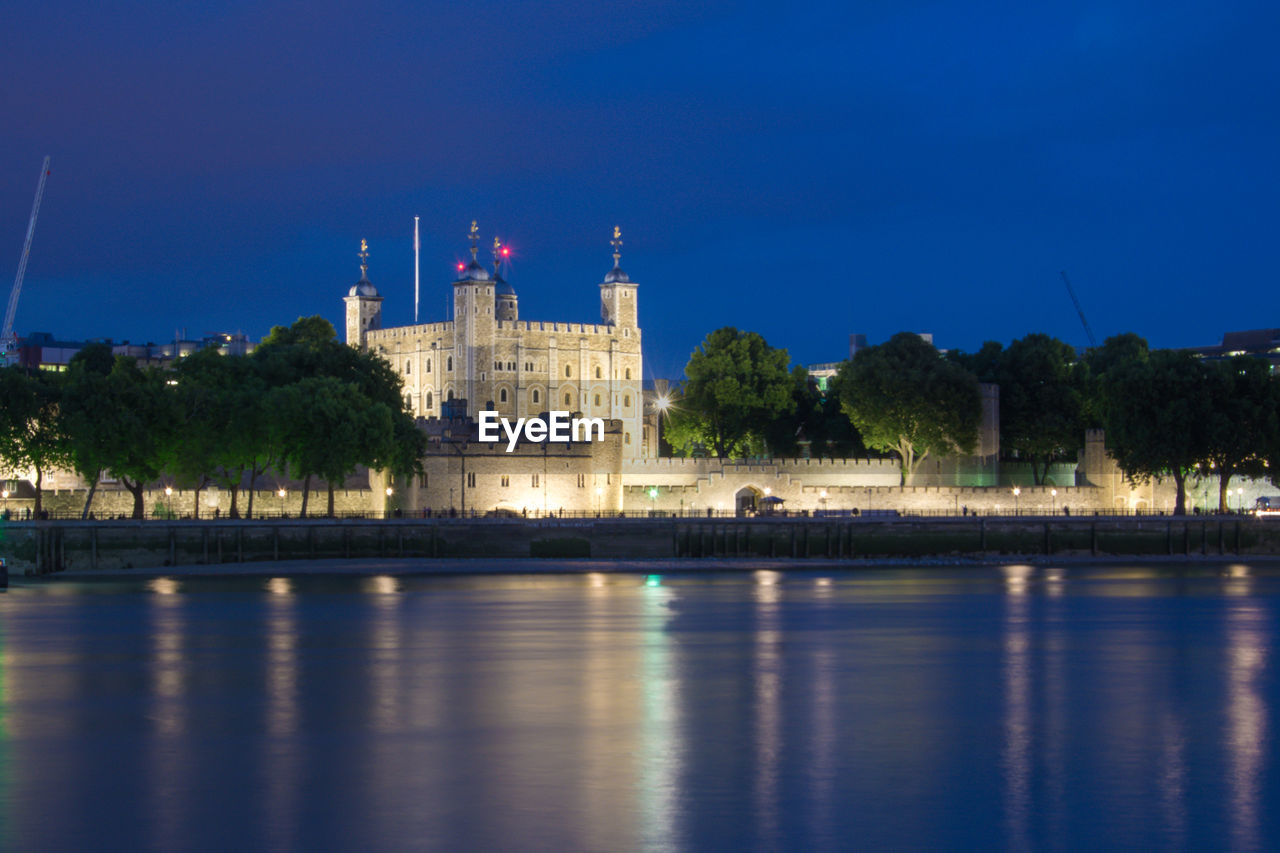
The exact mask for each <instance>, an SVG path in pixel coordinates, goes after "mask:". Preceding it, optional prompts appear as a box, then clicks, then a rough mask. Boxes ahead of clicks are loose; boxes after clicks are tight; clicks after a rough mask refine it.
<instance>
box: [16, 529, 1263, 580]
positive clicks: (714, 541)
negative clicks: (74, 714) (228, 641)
mask: <svg viewBox="0 0 1280 853" xmlns="http://www.w3.org/2000/svg"><path fill="white" fill-rule="evenodd" d="M4 533H5V538H4V541H3V542H2V543H0V556H4V557H6V559H7V560H8V562H9V567H10V574H11V575H15V576H18V575H24V574H46V573H49V572H63V571H66V572H102V571H112V570H128V571H134V570H142V569H147V570H160V569H165V570H176V569H178V568H179V567H186V566H198V567H202V568H203V569H204V570H205V571H209V572H211V573H217V574H223V573H228V572H229V571H231V567H247V570H248V572H249V573H250V574H256V573H262V572H263V571H266V569H265V568H264V566H265V564H268V563H270V564H276V563H303V564H324V563H326V562H329V561H347V564H348V565H350V564H351V562H350V561H362V560H364V561H374V562H377V563H379V564H383V563H386V562H388V561H410V563H414V564H417V565H421V566H425V567H428V568H425V569H423V570H434V569H431V568H430V567H431V566H437V565H440V566H444V565H451V564H454V563H457V564H459V565H462V564H466V565H472V566H474V565H475V561H482V562H483V561H490V562H493V561H496V562H498V563H505V562H507V561H511V560H530V559H531V558H533V559H537V558H542V559H547V560H603V561H609V562H610V563H612V564H619V563H626V562H628V561H641V562H649V561H657V562H660V561H669V560H686V561H691V562H693V563H695V564H698V565H702V564H703V563H704V562H707V561H716V560H745V561H748V562H749V563H751V564H752V565H755V564H757V563H758V564H761V565H764V564H767V563H770V562H773V561H780V562H782V563H784V564H790V562H791V561H796V560H799V561H808V562H811V563H813V564H815V565H816V564H818V563H819V562H821V561H840V562H842V563H843V562H846V561H847V562H852V563H862V562H866V561H868V560H890V561H892V560H899V561H904V562H909V563H911V564H918V563H919V561H920V560H923V559H941V560H955V561H957V562H958V563H961V564H963V563H965V562H971V561H975V560H977V561H989V562H1008V561H1009V560H1013V559H1018V560H1023V561H1025V560H1027V559H1028V558H1030V557H1052V558H1059V557H1081V556H1087V557H1099V558H1116V557H1123V558H1127V557H1157V558H1169V557H1177V556H1181V557H1192V556H1199V557H1218V558H1223V557H1228V556H1239V557H1256V556H1269V555H1277V554H1280V523H1278V522H1277V521H1276V520H1274V519H1265V520H1264V519H1255V518H1251V517H1248V516H1188V517H1182V518H1174V517H1170V516H1139V517H1128V518H1114V517H1105V516H1095V517H1087V518H1078V517H1072V518H1063V517H983V518H972V517H960V518H895V519H824V518H785V519H758V518H757V519H711V520H707V521H701V520H694V519H672V518H645V519H555V518H551V519H538V520H532V519H432V520H417V519H415V520H407V519H406V520H378V521H375V520H278V519H277V520H270V521H229V520H223V521H203V522H199V521H197V522H192V521H187V522H181V521H179V522H165V521H143V522H132V521H110V522H107V521H99V522H79V521H77V522H26V523H19V524H9V525H7V526H6V527H5V529H4ZM458 561H461V562H458ZM213 567H217V568H216V569H215V568H213ZM472 570H474V569H472Z"/></svg>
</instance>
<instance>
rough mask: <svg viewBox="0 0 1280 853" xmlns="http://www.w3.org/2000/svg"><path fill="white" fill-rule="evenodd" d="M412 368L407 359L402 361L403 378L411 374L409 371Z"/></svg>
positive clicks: (411, 363)
mask: <svg viewBox="0 0 1280 853" xmlns="http://www.w3.org/2000/svg"><path fill="white" fill-rule="evenodd" d="M412 367H413V362H411V361H409V359H407V358H406V359H405V360H404V375H405V376H408V375H409V374H410V373H411V372H412V370H411V369H412Z"/></svg>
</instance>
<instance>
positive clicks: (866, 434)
mask: <svg viewBox="0 0 1280 853" xmlns="http://www.w3.org/2000/svg"><path fill="white" fill-rule="evenodd" d="M836 393H837V394H838V396H839V398H840V402H841V404H842V405H843V407H844V410H845V412H847V413H848V415H849V419H850V420H851V421H852V422H853V425H854V426H855V427H857V429H858V432H859V433H860V434H861V436H862V440H863V441H864V442H866V444H867V446H868V447H871V448H873V449H875V450H880V451H886V452H888V451H892V452H895V453H897V454H898V456H899V458H900V459H901V460H902V483H903V485H910V484H911V482H912V479H913V478H914V476H915V472H916V469H917V468H918V467H919V465H920V463H921V462H923V461H924V460H925V457H927V456H928V455H929V454H930V453H962V452H964V453H968V452H971V451H972V450H973V448H974V445H975V444H977V441H978V421H979V419H980V418H981V414H982V411H981V410H982V401H981V397H980V395H979V393H978V380H977V379H975V378H974V376H973V374H971V373H969V372H968V371H967V370H965V369H964V368H962V367H960V366H959V365H957V364H954V363H952V362H950V361H947V360H945V359H943V358H942V357H941V356H940V355H939V354H938V351H937V350H936V349H934V347H933V344H930V343H928V342H926V341H925V340H924V339H922V338H921V337H920V336H919V335H914V334H912V333H910V332H899V333H898V334H896V335H894V336H893V337H892V338H890V339H889V340H888V341H886V342H885V343H883V344H880V345H879V346H874V347H868V348H866V349H864V350H860V351H859V352H858V354H857V355H856V356H855V357H854V359H853V361H846V362H845V363H844V364H842V365H841V366H840V371H839V373H837V374H836Z"/></svg>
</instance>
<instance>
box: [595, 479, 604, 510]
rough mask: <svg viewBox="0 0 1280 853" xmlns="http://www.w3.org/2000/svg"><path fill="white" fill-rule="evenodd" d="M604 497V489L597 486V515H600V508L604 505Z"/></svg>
mask: <svg viewBox="0 0 1280 853" xmlns="http://www.w3.org/2000/svg"><path fill="white" fill-rule="evenodd" d="M602 495H604V489H603V488H602V487H600V486H596V515H599V514H600V508H601V504H602V501H601V496H602Z"/></svg>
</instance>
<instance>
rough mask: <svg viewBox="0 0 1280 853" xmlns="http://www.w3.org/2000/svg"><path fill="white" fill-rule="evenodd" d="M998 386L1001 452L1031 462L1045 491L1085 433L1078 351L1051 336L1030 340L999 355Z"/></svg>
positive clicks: (1017, 344) (1010, 347) (1033, 337)
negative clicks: (1055, 467) (1053, 470)
mask: <svg viewBox="0 0 1280 853" xmlns="http://www.w3.org/2000/svg"><path fill="white" fill-rule="evenodd" d="M984 349H986V348H985V347H984ZM994 381H996V382H997V383H998V384H999V386H1000V444H1001V447H1002V448H1004V449H1005V450H1007V451H1012V452H1013V453H1016V454H1017V455H1018V457H1019V458H1022V459H1026V460H1027V461H1029V462H1030V463H1031V476H1032V478H1033V479H1034V481H1035V483H1036V485H1041V484H1043V483H1044V478H1045V475H1046V474H1047V473H1048V470H1049V465H1050V464H1052V463H1053V462H1054V460H1056V459H1061V458H1063V457H1064V456H1066V455H1068V454H1069V453H1071V452H1072V451H1074V450H1075V448H1076V447H1078V446H1079V443H1080V441H1081V435H1082V433H1083V432H1084V427H1085V420H1084V378H1083V372H1082V370H1080V369H1077V367H1076V355H1075V350H1074V349H1073V348H1072V347H1071V346H1070V345H1069V344H1066V343H1063V342H1062V341H1060V340H1057V339H1056V338H1051V337H1049V336H1048V335H1042V334H1032V335H1027V336H1026V337H1024V338H1021V339H1020V340H1016V341H1014V342H1013V343H1012V344H1010V345H1009V348H1008V349H1006V350H1004V351H1003V352H1002V353H1001V354H1000V357H999V361H998V363H997V365H996V369H995V380H994Z"/></svg>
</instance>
